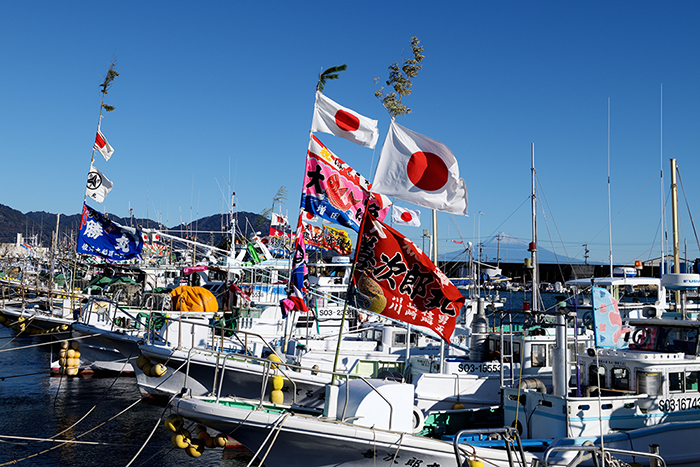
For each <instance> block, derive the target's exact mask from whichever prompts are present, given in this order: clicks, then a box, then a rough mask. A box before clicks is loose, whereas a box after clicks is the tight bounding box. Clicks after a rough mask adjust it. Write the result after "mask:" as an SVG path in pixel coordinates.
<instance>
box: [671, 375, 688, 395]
mask: <svg viewBox="0 0 700 467" xmlns="http://www.w3.org/2000/svg"><path fill="white" fill-rule="evenodd" d="M683 382H684V379H683V373H682V372H681V373H669V374H668V390H669V391H670V392H683Z"/></svg>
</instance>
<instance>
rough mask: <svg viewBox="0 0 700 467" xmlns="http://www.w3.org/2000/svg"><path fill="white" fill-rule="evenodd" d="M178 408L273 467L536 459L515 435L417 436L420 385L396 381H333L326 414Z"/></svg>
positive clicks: (182, 403)
mask: <svg viewBox="0 0 700 467" xmlns="http://www.w3.org/2000/svg"><path fill="white" fill-rule="evenodd" d="M172 408H173V410H174V411H175V412H176V413H177V414H179V415H180V416H182V417H184V418H186V419H187V420H191V421H194V422H196V423H199V424H202V425H204V426H207V427H210V428H212V429H214V430H218V431H219V432H221V433H225V434H229V435H231V436H233V437H235V439H236V440H237V441H239V442H240V443H242V444H243V445H245V446H246V447H247V448H248V449H250V450H251V451H252V452H254V453H255V455H256V456H257V457H258V458H259V459H260V460H261V461H262V462H265V463H266V464H267V465H288V466H300V467H301V466H304V467H325V466H376V465H393V464H400V465H414V466H415V465H426V466H430V465H432V466H436V465H440V466H447V465H458V466H462V465H466V464H467V463H468V462H469V463H471V462H475V461H480V462H482V463H484V464H486V465H493V466H515V465H519V466H523V467H524V466H526V465H530V464H531V462H532V460H533V459H535V456H534V455H532V454H529V453H526V452H524V451H523V450H522V449H521V448H519V446H518V445H517V441H516V440H515V439H514V438H512V437H509V436H507V437H506V439H507V440H509V441H504V442H503V445H504V446H507V447H508V449H497V448H488V447H475V446H472V445H470V444H468V443H467V444H457V443H453V442H447V441H443V440H441V439H435V438H431V437H427V436H421V435H419V434H417V433H418V432H419V431H420V429H419V428H418V427H416V426H415V425H414V416H413V414H414V409H413V387H412V386H411V385H409V384H406V383H400V382H395V381H388V380H377V379H362V378H361V379H355V380H348V381H346V382H344V383H343V384H341V385H340V386H331V385H329V386H327V394H326V404H325V406H324V409H323V411H314V412H311V411H309V410H308V409H306V410H304V409H300V408H297V407H293V406H285V405H280V404H266V403H264V402H262V401H261V400H245V399H238V398H227V399H224V398H216V397H211V398H196V397H176V398H175V399H174V401H173V403H172ZM505 432H506V433H510V432H509V431H508V430H505ZM516 438H517V436H516Z"/></svg>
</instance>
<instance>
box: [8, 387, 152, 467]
mask: <svg viewBox="0 0 700 467" xmlns="http://www.w3.org/2000/svg"><path fill="white" fill-rule="evenodd" d="M143 398H144V397H141V398H140V399H138V400H137V401H136V402H135V403H133V404H132V405H130V406H129V407H127V408H126V409H124V410H123V411H122V412H120V413H118V414H117V415H115V416H114V417H112V418H110V419H109V420H106V421H105V422H103V423H101V424H100V425H97V426H96V427H94V428H93V429H91V430H88V431H86V432H85V433H82V434H80V435H78V436H76V437H75V438H76V439H77V438H80V437H82V436H84V435H86V434H88V433H90V432H91V431H94V430H95V429H97V428H99V427H100V426H102V425H104V424H105V423H107V422H109V421H112V420H113V419H115V418H117V417H118V416H120V415H121V414H123V413H124V412H126V411H127V410H129V409H131V408H132V407H134V406H135V405H136V404H138V403H139V402H141V400H143ZM70 442H71V441H70V440H61V441H58V440H57V444H56V445H55V446H52V447H50V448H48V449H44V450H43V451H39V452H35V453H34V454H30V455H29V456H26V457H23V458H22V459H13V460H11V461H9V462H5V463H3V464H0V467H4V466H6V465H11V464H17V463H19V462H23V461H26V460H27V459H32V458H34V457H37V456H40V455H42V454H46V453H47V452H50V451H53V450H54V449H58V448H60V447H63V446H65V445H66V444H69V443H70Z"/></svg>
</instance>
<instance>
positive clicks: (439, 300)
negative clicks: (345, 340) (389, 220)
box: [353, 214, 465, 342]
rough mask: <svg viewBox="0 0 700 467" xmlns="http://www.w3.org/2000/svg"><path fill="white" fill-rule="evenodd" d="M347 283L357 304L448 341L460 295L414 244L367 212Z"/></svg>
mask: <svg viewBox="0 0 700 467" xmlns="http://www.w3.org/2000/svg"><path fill="white" fill-rule="evenodd" d="M353 284H354V285H355V287H356V289H357V292H358V300H357V304H358V305H361V306H363V307H364V308H365V309H367V310H369V311H372V312H374V313H379V314H381V315H382V316H386V317H387V318H392V319H398V320H400V321H403V322H406V323H410V324H414V325H417V326H424V327H427V328H430V329H432V330H433V331H435V332H436V333H437V334H438V335H439V336H440V337H442V338H443V339H445V340H446V341H448V342H449V341H450V336H452V332H453V331H454V328H455V323H456V321H457V316H458V315H459V311H460V310H461V308H462V306H463V305H464V300H465V298H464V296H463V295H462V294H461V293H460V291H459V290H458V289H457V287H456V286H455V285H454V284H453V283H452V282H451V281H450V280H449V279H448V278H447V276H445V274H443V273H442V271H440V270H439V269H438V268H437V267H436V266H435V265H434V264H433V263H432V261H430V259H429V258H428V256H427V255H426V254H425V253H423V252H422V251H421V249H420V248H418V247H417V246H416V245H415V244H414V243H413V242H412V241H411V240H409V239H408V238H406V237H404V236H403V235H401V234H400V233H399V232H397V231H396V230H394V229H393V228H391V227H389V226H388V225H386V224H384V223H383V222H381V221H378V220H377V219H375V218H374V217H372V215H371V214H367V215H366V216H365V220H364V222H363V224H362V228H361V230H360V236H359V237H358V246H357V252H356V255H355V271H354V273H353Z"/></svg>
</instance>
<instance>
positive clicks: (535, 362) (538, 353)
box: [530, 344, 547, 368]
mask: <svg viewBox="0 0 700 467" xmlns="http://www.w3.org/2000/svg"><path fill="white" fill-rule="evenodd" d="M546 352H547V346H546V345H545V344H532V346H531V357H530V358H531V363H532V367H533V368H534V367H543V366H547V353H546Z"/></svg>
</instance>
